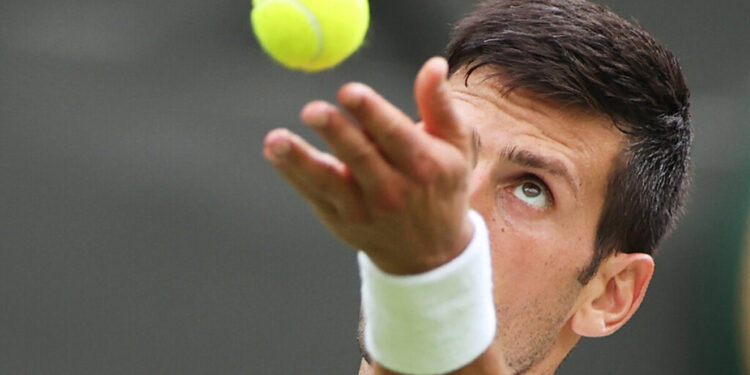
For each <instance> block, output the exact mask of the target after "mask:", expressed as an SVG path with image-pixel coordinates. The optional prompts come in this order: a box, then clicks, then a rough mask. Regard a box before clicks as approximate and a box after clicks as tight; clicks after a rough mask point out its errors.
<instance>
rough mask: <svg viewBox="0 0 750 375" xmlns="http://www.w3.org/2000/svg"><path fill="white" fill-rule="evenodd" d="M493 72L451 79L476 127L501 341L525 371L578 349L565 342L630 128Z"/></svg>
mask: <svg viewBox="0 0 750 375" xmlns="http://www.w3.org/2000/svg"><path fill="white" fill-rule="evenodd" d="M493 73H496V72H495V71H492V70H491V69H490V68H486V67H483V68H480V69H478V70H476V71H475V72H474V73H473V74H472V75H471V77H470V79H469V84H468V87H467V86H465V84H464V77H465V74H464V71H461V70H460V71H458V72H457V73H455V74H454V75H453V76H452V77H451V79H450V80H449V84H450V88H451V91H452V93H453V98H454V103H455V108H456V111H457V112H458V114H459V117H460V118H461V120H462V121H464V122H465V123H466V124H468V125H469V126H471V127H473V129H474V130H475V139H476V142H475V147H476V158H475V160H476V163H475V167H474V171H473V174H472V177H471V206H472V208H473V209H474V210H476V211H478V212H479V213H481V214H482V216H484V218H485V220H486V222H487V226H488V228H489V231H490V240H491V245H492V252H493V272H494V293H495V304H496V307H497V314H498V327H499V328H498V337H497V344H498V345H500V347H501V348H502V349H501V350H502V351H503V353H504V355H505V359H506V362H507V364H508V365H509V366H510V367H511V368H513V369H514V370H516V371H522V370H524V369H527V368H529V367H531V366H536V365H537V363H538V362H539V361H540V360H542V359H544V358H545V357H547V356H548V355H549V354H550V353H551V352H567V351H568V350H569V349H570V348H565V347H564V346H565V345H562V346H563V347H561V344H560V342H561V341H564V340H563V338H562V337H563V335H569V327H568V325H567V324H566V323H567V321H568V320H569V318H570V317H571V315H572V313H573V310H574V309H573V308H574V306H575V305H576V299H577V297H578V296H579V292H580V291H581V289H582V285H581V284H580V283H579V282H578V276H579V274H580V272H581V270H582V269H583V268H584V267H585V266H586V265H588V263H589V261H590V260H591V257H592V255H593V251H594V240H595V236H596V228H597V224H598V221H599V216H600V214H601V211H602V207H603V203H604V196H605V192H606V186H607V180H608V176H609V173H610V171H611V170H612V168H613V166H614V160H615V158H616V156H617V155H618V154H619V152H620V150H621V146H622V144H623V142H624V137H623V136H622V135H621V133H619V132H618V131H617V130H616V129H615V127H614V126H612V124H611V122H610V121H608V119H607V118H605V117H601V116H593V115H590V114H585V113H583V112H582V111H579V110H575V109H573V108H564V107H561V106H559V105H556V104H554V103H551V102H546V101H542V100H539V99H535V98H533V97H532V96H530V95H528V93H526V92H524V91H523V90H517V91H514V92H513V93H512V94H511V95H509V96H506V97H503V96H502V95H500V88H501V87H500V86H499V84H498V79H497V78H491V79H486V78H487V75H488V74H493ZM556 344H557V345H556ZM558 354H559V353H558ZM564 355H565V354H564V353H562V356H564ZM556 356H557V355H556ZM556 356H555V357H556ZM540 366H541V367H546V366H548V365H544V364H541V365H540ZM554 366H556V364H554Z"/></svg>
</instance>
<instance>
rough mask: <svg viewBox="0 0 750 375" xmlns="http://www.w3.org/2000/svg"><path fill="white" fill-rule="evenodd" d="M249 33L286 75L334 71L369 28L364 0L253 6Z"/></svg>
mask: <svg viewBox="0 0 750 375" xmlns="http://www.w3.org/2000/svg"><path fill="white" fill-rule="evenodd" d="M250 21H251V22H252V25H253V31H254V32H255V36H256V37H257V38H258V41H259V42H260V45H261V46H262V47H263V49H264V50H265V51H266V52H267V53H268V54H269V55H271V57H273V58H274V59H275V60H276V61H278V62H279V63H281V64H282V65H284V66H286V67H287V68H290V69H296V70H302V71H306V72H317V71H321V70H324V69H328V68H332V67H334V66H336V65H338V64H339V63H341V62H342V61H344V60H345V59H346V58H347V57H349V56H351V54H352V53H354V51H356V50H357V49H358V48H359V46H360V45H362V41H363V40H364V38H365V34H366V33H367V28H368V26H369V24H370V6H369V4H368V1H367V0H253V10H252V12H251V13H250Z"/></svg>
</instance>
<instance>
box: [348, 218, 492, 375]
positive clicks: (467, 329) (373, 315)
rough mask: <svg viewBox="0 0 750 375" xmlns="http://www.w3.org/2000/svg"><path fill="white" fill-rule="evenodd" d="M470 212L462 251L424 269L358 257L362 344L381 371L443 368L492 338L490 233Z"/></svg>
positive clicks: (464, 360) (472, 355)
mask: <svg viewBox="0 0 750 375" xmlns="http://www.w3.org/2000/svg"><path fill="white" fill-rule="evenodd" d="M470 217H471V218H472V222H473V224H474V228H475V229H474V235H473V237H472V239H471V240H470V243H469V245H468V247H467V248H466V250H464V251H462V252H461V253H460V254H459V256H457V257H455V259H453V260H452V261H450V262H448V263H446V264H444V265H443V266H441V267H438V268H436V269H433V270H430V271H428V272H425V273H421V274H416V275H393V274H388V273H386V272H384V270H382V269H379V268H378V267H377V265H376V264H374V263H373V262H372V261H371V259H370V258H369V257H368V256H367V255H366V254H365V253H360V254H359V266H360V275H361V277H362V308H363V313H364V322H365V326H364V339H365V340H364V341H365V347H366V349H367V351H368V354H369V355H370V356H371V357H372V358H373V359H374V360H375V361H377V362H378V363H380V364H382V365H384V366H385V367H386V368H389V369H391V370H395V371H399V372H402V373H417V374H440V373H446V372H450V371H453V370H456V369H458V368H461V367H462V366H465V365H467V364H469V363H470V362H472V361H473V360H474V359H476V358H477V357H479V355H480V354H482V353H483V352H484V351H485V350H486V349H487V348H488V347H489V345H490V343H491V342H492V340H493V338H494V333H495V328H496V320H495V319H496V317H495V309H494V299H493V294H492V277H491V274H492V268H491V262H490V246H489V235H488V233H487V229H486V226H485V224H484V221H483V220H482V218H481V216H480V215H479V214H477V213H476V212H473V211H472V212H470Z"/></svg>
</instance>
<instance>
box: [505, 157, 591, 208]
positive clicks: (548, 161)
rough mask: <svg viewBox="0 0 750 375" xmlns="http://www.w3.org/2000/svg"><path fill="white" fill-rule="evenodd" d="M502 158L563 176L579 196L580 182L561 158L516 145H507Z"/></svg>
mask: <svg viewBox="0 0 750 375" xmlns="http://www.w3.org/2000/svg"><path fill="white" fill-rule="evenodd" d="M500 158H501V159H503V160H507V161H509V162H511V163H513V164H517V165H520V166H524V167H529V168H534V169H540V170H543V171H545V172H547V173H549V174H551V175H554V176H557V177H561V178H562V179H564V180H565V181H566V182H567V183H568V185H570V188H571V189H572V190H573V193H574V195H576V196H578V184H577V183H576V182H575V181H576V180H575V179H574V178H573V175H572V174H571V173H570V172H569V171H568V168H567V167H565V164H564V163H563V162H561V161H560V160H557V159H553V158H548V157H544V156H541V155H539V154H536V153H534V152H531V151H529V150H524V149H520V148H519V147H518V146H514V145H508V146H506V147H505V148H504V149H503V151H502V152H501V153H500Z"/></svg>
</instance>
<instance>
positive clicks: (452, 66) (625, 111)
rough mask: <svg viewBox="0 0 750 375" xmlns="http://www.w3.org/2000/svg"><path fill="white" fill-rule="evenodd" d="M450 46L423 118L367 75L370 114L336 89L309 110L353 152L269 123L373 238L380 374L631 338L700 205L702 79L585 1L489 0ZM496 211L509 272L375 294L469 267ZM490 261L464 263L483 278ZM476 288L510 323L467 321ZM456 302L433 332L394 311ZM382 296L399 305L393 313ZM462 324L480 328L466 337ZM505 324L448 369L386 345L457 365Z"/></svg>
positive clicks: (437, 67)
mask: <svg viewBox="0 0 750 375" xmlns="http://www.w3.org/2000/svg"><path fill="white" fill-rule="evenodd" d="M447 54H448V60H447V64H446V61H445V60H443V59H440V58H434V59H431V60H429V61H428V62H427V63H426V64H425V65H424V67H423V68H422V69H421V71H420V72H419V74H418V76H417V78H416V82H415V88H414V91H415V98H416V102H417V106H418V109H419V113H420V117H421V121H420V122H419V123H418V124H415V123H414V122H412V121H411V120H410V119H409V118H408V117H407V116H406V115H404V114H403V113H402V112H401V111H399V110H398V109H397V108H396V107H394V106H393V105H391V104H390V103H389V102H388V101H386V100H385V99H384V98H382V97H380V96H379V95H378V94H377V93H376V92H375V91H373V90H372V89H370V88H369V87H367V86H365V85H363V84H358V83H352V84H348V85H345V86H344V87H343V88H342V89H341V90H340V92H339V95H338V100H339V102H340V104H341V106H342V107H343V108H344V109H345V110H346V112H348V113H349V114H350V116H351V117H347V116H346V115H345V114H344V111H342V110H340V109H338V108H336V107H334V106H333V105H331V104H328V103H324V102H319V101H317V102H312V103H310V104H308V105H307V106H306V107H305V108H304V109H303V111H302V114H301V118H302V120H303V121H304V122H305V123H307V124H309V125H310V126H311V127H312V128H313V129H315V130H316V131H317V132H318V134H320V136H321V137H323V139H324V140H325V141H326V142H327V143H328V144H329V146H330V148H331V150H332V153H333V154H334V155H335V156H332V155H329V154H325V153H322V152H320V151H318V150H317V149H315V148H314V147H312V146H311V145H309V144H308V143H306V142H305V141H304V140H302V139H301V138H299V137H298V136H296V135H294V134H293V133H291V132H289V131H288V130H284V129H279V130H275V131H272V132H271V133H269V135H268V136H267V138H266V141H265V155H266V157H267V158H268V159H269V160H270V161H271V162H272V164H273V165H274V166H276V167H277V168H278V169H279V171H280V172H281V173H282V174H283V175H284V176H285V177H286V178H287V179H288V180H289V182H290V183H291V184H292V185H294V186H295V187H296V188H297V189H298V190H299V192H300V193H301V194H302V195H303V196H304V197H305V198H306V199H307V200H308V201H309V202H310V203H311V205H312V207H313V208H314V210H315V211H316V213H317V214H318V216H319V217H320V219H321V220H322V221H323V222H324V223H325V224H326V225H327V226H328V227H329V228H330V229H331V230H332V231H333V233H335V234H336V235H337V236H339V237H340V238H341V239H342V240H343V241H345V242H346V243H348V244H350V245H351V246H352V247H354V248H356V249H361V250H362V252H361V253H360V267H361V270H362V272H363V283H364V284H363V306H364V311H365V323H366V324H367V325H368V326H367V328H368V329H367V330H366V333H365V341H367V342H368V345H367V348H366V349H367V351H368V352H370V354H373V353H377V355H376V356H373V357H374V358H373V359H369V362H368V361H364V360H363V362H362V367H361V369H360V374H369V373H376V374H385V373H396V371H401V372H407V371H411V372H419V371H423V373H437V372H441V371H442V372H448V370H449V371H451V372H453V373H457V374H521V373H523V374H551V373H554V371H555V370H556V368H557V367H558V366H559V364H560V362H561V361H562V360H563V359H564V358H565V356H566V355H567V354H568V352H569V351H570V350H571V349H572V348H573V347H574V346H575V344H576V343H577V342H578V340H579V339H580V338H581V337H582V336H586V337H599V336H606V335H609V334H611V333H613V332H615V331H617V330H618V329H619V328H620V327H622V326H623V325H624V324H625V323H626V322H627V321H628V320H629V319H630V318H631V317H632V316H633V314H634V313H635V311H636V310H637V309H638V307H639V305H640V303H641V301H642V299H643V296H644V294H645V292H646V289H647V287H648V284H649V281H650V279H651V276H652V274H653V271H654V262H653V260H652V257H651V254H652V252H653V251H654V250H655V249H656V248H657V246H658V244H659V241H660V240H661V239H662V238H663V237H664V236H665V235H666V234H667V233H668V232H669V230H670V228H671V226H672V225H673V222H674V220H675V218H676V216H677V214H678V212H679V210H680V206H681V202H682V200H683V199H682V197H683V192H684V190H685V185H686V181H687V169H688V151H689V148H690V142H691V130H690V127H689V114H688V107H689V105H688V97H689V93H688V89H687V87H686V86H685V83H684V80H683V77H682V73H681V71H680V68H679V66H678V64H677V62H676V59H675V58H674V57H673V56H672V55H671V54H670V53H669V52H668V51H666V50H665V49H664V48H663V47H662V46H660V45H659V44H658V43H656V42H655V41H654V40H653V39H652V38H651V37H650V36H649V35H648V34H646V33H645V32H644V31H642V30H641V29H640V28H638V27H635V26H633V25H630V24H629V23H627V22H626V21H624V20H622V19H621V18H619V17H617V16H616V15H614V14H613V13H611V12H610V11H608V10H607V9H605V8H604V7H601V6H599V5H595V4H592V3H588V2H584V1H580V0H489V1H484V2H482V3H481V4H480V5H479V6H478V8H477V10H476V11H475V12H474V13H473V14H471V15H470V16H468V17H467V18H465V19H464V20H463V21H461V22H460V23H459V24H458V26H457V28H456V32H455V35H454V36H453V39H452V40H451V42H450V44H449V46H448V50H447ZM446 77H448V78H447V79H446ZM470 210H474V211H476V212H478V213H479V214H480V215H481V217H482V218H483V219H484V220H483V222H482V220H481V219H479V221H477V220H475V219H471V217H472V216H471V215H470V214H469V212H470ZM484 223H486V226H487V228H488V235H484V236H485V237H487V238H488V239H489V247H488V248H491V262H485V263H489V264H488V266H487V267H490V265H491V272H492V274H491V275H492V276H491V282H490V281H487V282H483V281H481V278H476V280H475V279H471V280H473V281H471V282H470V283H469V284H467V285H470V287H471V288H473V289H463V290H461V291H460V293H454V295H453V296H452V297H450V296H449V297H445V298H444V296H440V295H439V294H440V292H439V291H438V292H434V291H433V292H426V293H437V294H435V295H436V296H437V297H436V298H443V299H442V300H439V299H438V303H435V302H434V301H432V302H425V303H426V305H424V306H428V307H425V308H423V307H420V306H422V305H419V304H420V303H423V302H414V303H415V305H409V306H408V308H407V309H402V310H399V308H400V307H401V305H398V304H403V303H411V302H410V301H406V302H404V301H403V300H402V301H399V302H393V301H388V299H389V298H390V297H389V295H388V294H385V295H383V294H382V293H381V295H378V292H377V291H373V290H375V289H377V288H375V289H373V288H374V287H372V286H369V284H368V283H370V282H371V276H368V275H370V273H372V272H375V273H378V272H382V275H385V276H384V277H393V280H399V279H398V277H399V276H398V275H417V277H420V276H419V275H427V274H430V273H431V272H437V271H439V270H445V269H448V268H450V267H453V268H454V269H456V268H460V267H463V266H456V265H455V263H456V262H459V259H463V258H466V256H464V255H465V254H467V253H468V252H469V251H470V250H469V249H472V247H474V246H475V245H474V244H475V242H481V240H482V239H481V238H478V237H481V236H482V233H483V232H482V227H483V225H484ZM477 246H478V245H477ZM471 251H474V250H471ZM476 251H477V254H480V253H481V250H476ZM480 258H481V257H478V258H477V259H480ZM368 262H369V263H368ZM370 263H371V264H372V265H371V266H367V264H370ZM368 267H370V268H372V269H373V270H376V271H368ZM467 267H469V266H467ZM471 267H474V268H471ZM476 267H480V268H476ZM478 269H479V270H480V271H481V266H477V265H476V264H475V265H472V266H470V267H469V268H466V269H464V270H461V271H456V272H459V273H461V275H462V276H461V277H465V278H466V279H467V280H469V279H470V278H471V275H472V272H474V271H476V270H478ZM488 269H489V268H488ZM440 272H442V271H440ZM479 273H481V272H479ZM389 275H390V276H389ZM408 277H409V276H402V278H405V279H408ZM477 280H478V281H477ZM393 285H396V284H393ZM398 288H401V287H400V286H399V287H398ZM403 288H405V289H408V288H409V287H408V286H404V287H403ZM490 288H492V289H490ZM474 289H481V290H487V291H490V290H491V292H490V297H489V298H490V299H491V301H490V302H491V303H494V312H495V313H496V318H497V320H496V323H495V320H494V318H495V316H494V315H495V313H493V314H492V315H493V317H492V318H493V320H491V321H490V323H477V322H476V319H473V318H469V316H474V317H476V316H485V315H482V314H484V313H483V312H481V311H478V310H477V309H478V308H477V309H474V310H475V311H470V312H468V313H465V311H464V310H466V308H467V307H466V306H469V307H468V309H471V306H474V305H481V303H482V302H483V301H484V300H482V298H485V297H483V296H482V295H481V294H482V293H474V294H476V296H475V297H471V298H475V299H474V300H471V301H468V300H466V301H464V300H462V299H464V297H463V294H472V293H473V292H472V290H474ZM390 290H391V294H399V292H400V289H395V293H393V291H394V289H390ZM419 293H422V292H419ZM415 295H419V294H415ZM428 297H430V296H428ZM430 298H432V297H430ZM430 298H426V299H430ZM407 299H408V298H407ZM433 300H434V298H433ZM454 302H455V303H458V304H462V303H465V304H464V305H462V306H463V307H461V309H464V310H461V311H462V312H458V313H455V312H450V313H448V314H447V315H445V316H449V317H453V316H455V319H454V318H451V319H454V321H445V320H443V321H441V320H440V319H444V318H442V317H438V318H435V319H436V320H435V321H436V322H438V323H440V324H439V325H437V326H434V327H437V328H435V329H434V330H436V331H438V334H439V333H440V331H441V330H444V331H445V332H449V333H450V334H449V335H447V336H446V335H443V336H445V337H450V338H449V339H446V338H445V337H443V338H440V337H438V338H435V337H433V336H430V335H432V334H433V332H432V331H433V330H432V329H431V330H425V329H422V330H421V331H420V330H415V331H413V332H411V333H409V336H403V335H402V336H399V332H396V331H398V330H397V329H395V328H394V327H396V326H397V324H395V323H392V322H393V321H398V320H399V319H402V317H401V316H400V315H399V314H397V313H394V312H393V311H402V312H403V311H406V313H403V314H402V315H409V314H412V313H413V314H416V315H415V316H428V315H429V314H430V313H431V311H425V310H431V309H437V310H440V309H442V308H443V306H452V305H453V304H455V303H454ZM430 303H432V305H429V304H430ZM381 305H382V306H386V307H388V308H390V307H389V306H396V307H395V308H394V309H391V311H390V312H385V313H383V314H386V315H387V314H390V315H388V316H386V317H384V318H383V317H382V316H381V315H382V314H381V312H380V311H379V310H378V309H379V308H380V306H381ZM430 306H431V307H430ZM420 309H422V310H420ZM459 310H460V309H459ZM454 313H455V314H454ZM420 314H422V315H420ZM451 314H453V315H451ZM471 314H474V315H471ZM430 319H432V318H430ZM411 322H412V323H414V322H417V323H415V324H419V320H411ZM454 322H455V324H458V325H460V324H465V325H466V327H469V329H467V330H466V331H467V332H469V333H467V334H463V333H461V332H453V331H451V330H452V327H453V323H454ZM398 327H401V328H399V329H408V328H409V325H408V324H406V325H404V324H401V325H400V326H398ZM404 327H406V328H404ZM462 327H463V326H462ZM472 329H476V330H475V331H472ZM454 331H455V330H454ZM485 332H489V335H490V336H491V337H493V338H494V339H492V340H491V343H489V342H488V343H487V344H482V345H481V348H479V350H478V351H475V352H471V353H470V352H466V353H465V354H466V355H468V356H469V357H465V358H464V359H463V360H462V361H463V362H451V363H449V364H446V366H452V365H453V366H454V367H452V368H451V367H444V368H443V370H427V368H428V367H429V366H427V367H420V368H416V369H413V370H410V367H408V366H409V363H408V361H407V363H406V364H405V365H401V364H398V363H404V362H403V361H402V362H399V360H400V359H399V358H394V356H396V357H397V356H398V355H399V353H392V354H387V353H386V352H387V351H388V349H389V347H390V346H398V345H401V344H402V341H403V342H406V344H404V345H406V347H405V348H404V350H406V351H410V353H420V354H410V355H411V356H412V359H413V361H414V363H417V362H419V361H420V359H422V357H423V356H424V358H431V359H430V360H440V359H441V358H443V356H448V357H450V356H451V355H452V354H453V351H463V350H464V349H463V348H464V346H459V347H456V346H453V347H451V341H461V340H468V341H461V342H471V341H470V340H471V338H472V337H478V336H481V335H483V334H484V333H485ZM478 333H481V334H478ZM368 335H370V336H368ZM420 335H422V336H425V337H427V336H430V337H429V338H425V339H424V340H423V338H422V337H416V338H415V337H414V336H420ZM462 335H463V336H462ZM373 337H374V338H373ZM394 337H396V338H398V339H393V338H394ZM399 337H400V338H399ZM368 338H369V341H368V340H367V339H368ZM389 340H390V341H389ZM420 340H422V341H420ZM429 340H433V341H429ZM441 340H442V341H441ZM477 340H478V339H477ZM360 341H362V340H360ZM409 345H411V346H409ZM433 345H435V346H434V348H433ZM472 350H474V349H472ZM384 353H385V354H384ZM379 362H380V363H379ZM370 363H371V364H372V365H371V364H370ZM390 363H393V364H394V365H387V364H390ZM384 364H386V365H385V366H384ZM428 365H429V364H428ZM399 366H401V367H399ZM420 366H421V365H420ZM421 369H424V370H421Z"/></svg>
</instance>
